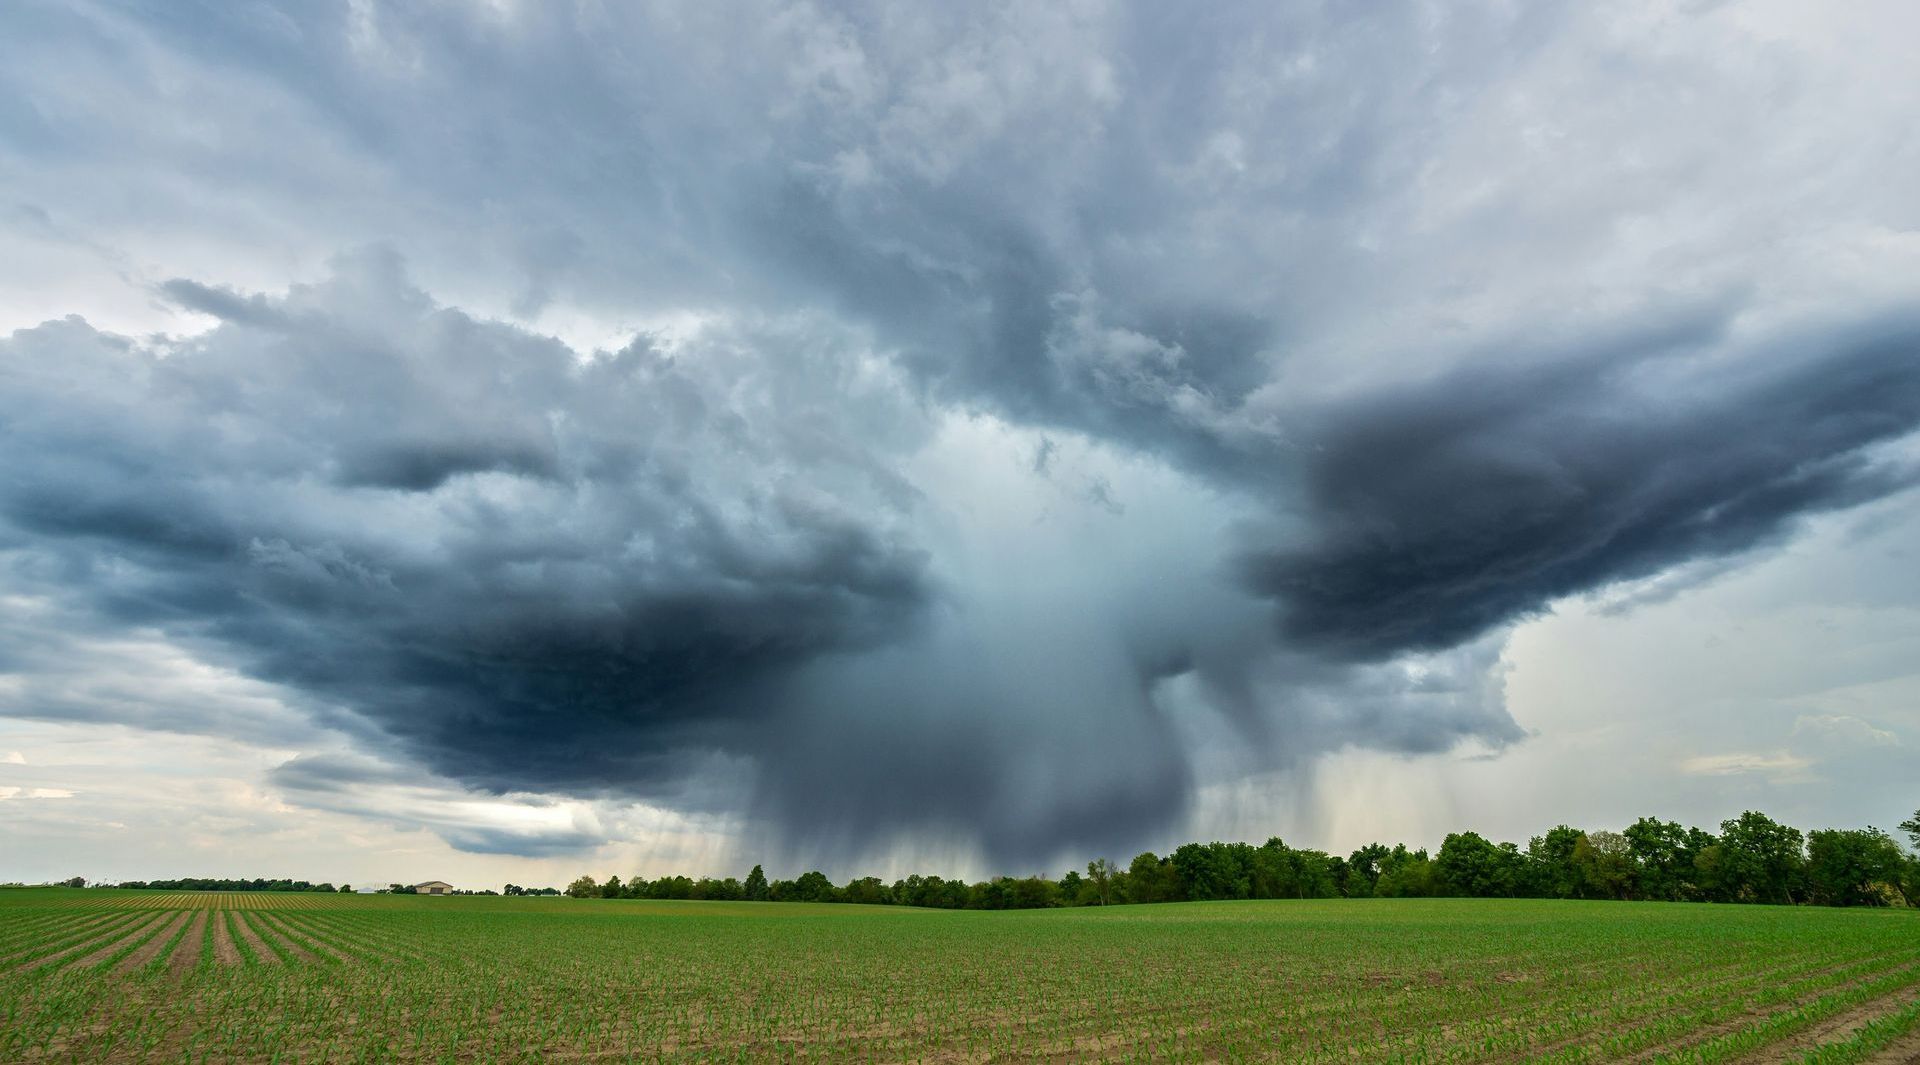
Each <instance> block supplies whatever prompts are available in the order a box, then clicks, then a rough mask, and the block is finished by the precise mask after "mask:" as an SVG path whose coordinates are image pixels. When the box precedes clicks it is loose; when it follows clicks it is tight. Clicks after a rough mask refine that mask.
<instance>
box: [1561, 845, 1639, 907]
mask: <svg viewBox="0 0 1920 1065" xmlns="http://www.w3.org/2000/svg"><path fill="white" fill-rule="evenodd" d="M1573 864H1574V867H1575V868H1576V869H1578V870H1579V871H1580V883H1581V887H1582V894H1584V895H1586V896H1587V897H1590V898H1602V899H1631V898H1635V897H1636V893H1637V891H1638V885H1637V883H1636V877H1635V873H1636V869H1635V866H1634V861H1633V848H1632V845H1631V844H1630V843H1629V842H1628V841H1627V837H1626V836H1624V835H1622V834H1621V833H1618V832H1607V831H1604V830H1603V831H1599V832H1587V833H1584V834H1583V835H1582V836H1581V837H1580V841H1579V842H1578V843H1576V844H1574V848H1573Z"/></svg>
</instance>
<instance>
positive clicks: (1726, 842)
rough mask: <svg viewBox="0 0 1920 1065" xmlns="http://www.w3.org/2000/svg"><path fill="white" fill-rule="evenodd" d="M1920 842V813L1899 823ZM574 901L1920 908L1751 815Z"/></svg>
mask: <svg viewBox="0 0 1920 1065" xmlns="http://www.w3.org/2000/svg"><path fill="white" fill-rule="evenodd" d="M1899 827H1900V830H1901V831H1902V832H1904V833H1906V834H1907V836H1908V837H1909V840H1910V842H1911V843H1912V844H1913V846H1914V848H1915V849H1917V850H1920V811H1917V812H1916V813H1915V814H1914V816H1913V818H1912V819H1911V820H1908V821H1905V822H1903V823H1901V825H1900V826H1899ZM566 893H567V894H568V895H570V896H573V897H575V898H616V899H711V900H739V901H754V902H761V901H764V902H849V903H867V904H874V905H898V906H928V907H936V908H942V909H972V910H1005V909H1035V908H1041V907H1049V906H1099V905H1108V904H1119V903H1151V902H1202V901H1210V900H1216V899H1332V898H1432V897H1469V898H1558V899H1619V900H1661V901H1672V902H1728V903H1759V904H1777V905H1797V904H1804V905H1818V906H1914V905H1920V858H1915V857H1914V856H1913V855H1912V854H1909V853H1908V852H1907V851H1906V850H1905V849H1903V848H1902V847H1901V846H1900V844H1899V843H1898V842H1897V841H1896V840H1895V839H1894V838H1893V837H1892V836H1890V835H1888V834H1887V833H1886V832H1883V831H1881V830H1880V829H1877V828H1861V829H1840V828H1835V829H1815V830H1813V831H1810V832H1802V831H1800V830H1799V829H1797V828H1793V827H1790V826H1788V825H1783V824H1781V823H1779V822H1777V821H1775V820H1773V819H1772V818H1770V817H1768V816H1766V815H1765V814H1762V813H1758V812H1756V811H1751V810H1749V811H1747V812H1746V813H1743V814H1741V815H1740V816H1739V817H1735V818H1730V819H1728V820H1726V821H1722V822H1721V823H1720V831H1719V833H1718V834H1715V833H1712V832H1708V831H1706V830H1704V829H1700V828H1687V827H1682V826H1681V825H1680V824H1679V823H1678V822H1674V821H1662V820H1659V819H1657V818H1651V817H1643V818H1641V819H1639V820H1638V821H1635V822H1634V823H1633V824H1632V825H1630V826H1628V827H1627V828H1625V829H1622V830H1621V831H1618V832H1614V831H1609V830H1599V831H1583V830H1580V829H1576V828H1571V827H1569V826H1567V825H1559V826H1556V827H1554V828H1553V829H1551V830H1549V831H1548V832H1546V833H1545V834H1544V835H1540V836H1535V837H1533V838H1532V839H1530V840H1528V841H1527V845H1526V846H1525V847H1521V846H1520V845H1518V844H1515V843H1494V842H1492V841H1490V840H1488V839H1486V838H1485V837H1483V836H1481V835H1480V834H1479V833H1476V832H1455V833H1451V834H1449V835H1448V836H1447V837H1446V839H1445V840H1444V841H1442V843H1441V844H1440V849H1439V850H1438V851H1437V852H1435V853H1432V854H1429V853H1428V852H1427V851H1426V850H1424V849H1419V850H1410V849H1408V848H1407V847H1406V845H1404V844H1401V845H1397V846H1393V847H1388V846H1387V845H1385V844H1382V843H1370V844H1368V845H1367V846H1365V847H1362V848H1360V849H1359V850H1356V851H1354V852H1353V853H1352V854H1349V855H1347V856H1346V857H1344V858H1342V857H1339V856H1337V855H1332V854H1328V853H1327V852H1325V851H1318V850H1311V849H1299V848H1294V847H1289V846H1287V844H1286V843H1284V842H1283V841H1281V840H1280V839H1278V838H1274V839H1269V840H1267V842H1266V843H1264V844H1261V845H1260V846H1257V847H1256V846H1254V845H1253V844H1250V843H1188V844H1186V845H1184V846H1182V847H1179V848H1177V849H1175V850H1174V851H1173V853H1172V854H1169V855H1166V856H1165V857H1162V856H1160V855H1157V854H1154V853H1153V852H1151V851H1148V852H1146V853H1144V854H1141V855H1139V856H1137V857H1135V858H1134V859H1133V861H1132V862H1130V863H1128V864H1127V866H1125V867H1124V868H1122V867H1120V866H1116V865H1114V864H1113V863H1111V862H1109V861H1107V860H1106V859H1104V858H1102V859H1098V860H1095V861H1092V862H1089V863H1088V864H1087V867H1086V871H1085V872H1084V873H1082V872H1081V871H1079V870H1072V871H1069V872H1068V873H1067V874H1066V875H1065V876H1062V877H1060V878H1059V879H1052V878H1049V877H1045V876H1030V877H1024V878H1016V877H1005V876H1003V877H996V878H994V879H992V880H986V881H980V882H975V883H969V882H967V881H966V880H959V879H952V880H950V879H944V878H942V877H938V876H920V875H914V876H909V877H906V878H904V879H901V880H896V881H894V882H893V883H891V884H889V883H886V882H884V881H882V880H881V879H880V878H878V877H872V876H868V877H860V878H857V879H854V880H850V881H848V882H847V883H846V884H844V885H836V884H834V883H833V882H832V881H831V880H829V879H828V878H827V877H826V875H825V874H823V873H820V872H817V871H815V872H808V873H804V874H802V875H801V876H799V877H797V878H796V879H793V880H772V881H770V880H768V879H767V876H766V873H765V872H764V871H763V870H762V868H761V867H760V866H758V865H756V866H754V867H753V871H752V872H750V873H748V874H747V877H746V879H745V880H738V879H735V878H733V877H726V878H724V879H715V878H712V877H701V878H700V879H697V880H696V879H692V878H690V877H685V876H666V877H661V878H659V879H657V880H648V879H646V878H645V877H638V876H636V877H633V878H632V879H630V880H627V881H624V882H623V881H622V880H621V879H620V878H619V877H618V876H613V877H608V878H607V879H606V881H604V882H600V881H596V880H595V879H594V878H593V877H591V876H582V877H580V878H579V879H577V880H575V881H574V882H573V883H572V884H570V885H568V887H567V891H566Z"/></svg>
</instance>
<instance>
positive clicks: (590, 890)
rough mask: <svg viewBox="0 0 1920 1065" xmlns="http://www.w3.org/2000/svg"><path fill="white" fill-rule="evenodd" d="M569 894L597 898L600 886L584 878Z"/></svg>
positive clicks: (571, 888)
mask: <svg viewBox="0 0 1920 1065" xmlns="http://www.w3.org/2000/svg"><path fill="white" fill-rule="evenodd" d="M399 886H400V885H398V884H395V885H394V887H395V888H396V889H397V888H399ZM567 894H568V895H570V896H572V897H573V898H576V899H591V898H596V897H598V896H599V894H600V885H598V884H596V883H594V882H593V878H592V877H590V876H583V877H581V878H580V879H578V880H575V881H574V882H573V883H571V884H568V885H567Z"/></svg>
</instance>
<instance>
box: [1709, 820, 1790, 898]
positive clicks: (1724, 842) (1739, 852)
mask: <svg viewBox="0 0 1920 1065" xmlns="http://www.w3.org/2000/svg"><path fill="white" fill-rule="evenodd" d="M1720 847H1721V850H1722V852H1723V854H1722V863H1723V864H1722V872H1721V875H1722V879H1723V883H1724V885H1725V886H1726V887H1727V888H1728V889H1729V891H1730V893H1731V896H1732V897H1733V898H1734V899H1736V900H1745V901H1749V902H1783V903H1786V904H1788V905H1792V903H1793V901H1794V893H1795V892H1796V891H1797V890H1798V889H1799V888H1800V884H1801V881H1802V880H1803V879H1804V878H1805V873H1806V855H1805V847H1804V837H1802V836H1801V834H1800V830H1799V829H1797V828H1789V827H1787V826H1786V825H1783V824H1780V823H1779V822H1777V821H1775V820H1773V819H1772V818H1770V817H1768V816H1767V815H1765V814H1763V813H1760V812H1759V811H1757V810H1748V811H1747V812H1745V813H1743V814H1741V815H1740V816H1739V817H1736V818H1733V819H1732V820H1729V821H1722V822H1720Z"/></svg>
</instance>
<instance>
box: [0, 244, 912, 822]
mask: <svg viewBox="0 0 1920 1065" xmlns="http://www.w3.org/2000/svg"><path fill="white" fill-rule="evenodd" d="M246 305H247V306H249V307H251V308H252V311H250V312H249V313H247V314H244V315H241V316H239V317H237V318H232V319H228V320H225V321H223V323H222V324H220V325H219V326H218V327H216V328H215V329H213V330H212V331H211V332H209V333H207V334H204V335H202V336H200V337H197V338H194V339H191V340H188V341H184V342H182V343H180V344H179V345H177V346H173V347H170V348H168V349H167V350H164V351H162V350H154V349H148V348H143V347H140V346H138V345H135V344H132V343H130V342H128V341H125V340H122V339H120V338H117V337H112V336H108V335H105V334H101V333H99V332H97V331H95V330H93V329H91V328H89V327H88V326H86V325H85V324H84V323H81V322H78V321H67V322H60V323H50V324H48V325H47V326H44V327H41V328H39V329H36V330H28V331H24V332H22V333H19V334H16V335H15V336H14V337H13V338H12V339H11V340H9V341H7V342H5V351H4V370H0V372H3V373H4V375H5V380H6V383H7V388H6V399H5V401H4V403H5V414H4V417H5V419H6V422H7V426H8V428H7V436H6V444H7V446H6V455H7V465H8V474H7V477H6V480H5V483H4V486H3V487H0V511H3V512H4V516H5V519H6V522H7V527H6V534H5V540H4V543H5V546H6V548H7V549H8V553H9V556H10V559H11V562H12V565H13V567H14V569H15V571H16V572H17V573H19V574H21V575H23V577H25V578H26V579H31V580H37V581H38V582H40V583H41V584H42V586H43V588H44V589H46V590H48V591H49V593H50V594H57V595H58V596H59V597H60V598H62V599H63V600H65V601H68V602H74V601H78V602H83V603H85V604H86V605H87V606H89V607H90V608H91V615H90V617H91V619H92V620H93V621H94V623H95V624H97V625H99V626H101V627H103V628H109V629H110V628H112V627H116V626H146V627H152V628H156V629H160V630H162V631H165V632H166V633H167V634H168V635H169V637H171V638H173V639H175V640H178V641H180V642H181V643H183V644H184V645H186V646H189V647H199V648H203V649H206V650H207V651H208V653H210V654H211V655H212V657H213V658H214V659H215V660H216V661H220V662H223V663H229V664H231V665H232V666H234V667H235V668H238V669H240V670H243V671H244V672H245V673H247V674H248V675H250V676H253V677H256V678H259V679H262V680H266V681H270V682H273V683H275V684H278V685H281V686H283V687H285V688H287V689H290V690H293V691H296V692H300V693H304V694H305V695H307V696H309V697H311V698H313V699H315V700H317V701H323V702H327V703H331V704H335V705H338V706H341V707H344V708H346V709H347V711H348V712H350V713H351V714H352V715H353V716H355V717H357V718H360V719H364V720H368V721H371V722H373V723H375V724H377V726H378V727H379V729H380V730H382V731H384V732H385V733H387V734H389V735H391V736H392V737H394V738H396V739H398V740H399V741H401V743H402V744H403V745H404V746H405V748H406V749H407V750H408V751H409V753H410V754H412V755H413V756H414V757H416V758H417V759H419V760H420V761H421V762H423V763H424V764H426V765H428V766H431V767H434V768H438V769H441V770H444V771H451V772H455V773H457V774H458V775H460V776H461V777H462V778H464V779H467V780H471V781H474V782H476V783H479V784H481V785H483V786H487V787H493V788H502V789H509V788H511V789H523V790H524V789H535V788H546V787H552V786H555V785H559V784H563V785H566V786H569V787H575V788H595V789H619V790H624V791H635V792H642V793H645V792H648V791H650V790H652V789H654V788H659V787H667V786H670V785H671V784H672V783H673V782H674V781H675V780H676V779H677V777H678V773H677V768H678V763H677V762H676V757H677V752H678V751H680V750H682V749H688V750H693V751H699V750H704V749H706V748H708V747H711V746H714V745H715V744H716V743H719V742H720V741H719V740H717V739H716V734H717V733H722V732H724V730H726V729H730V728H736V727H741V726H742V725H743V724H744V723H745V722H746V721H747V720H750V719H752V718H754V717H756V716H759V715H762V714H765V713H770V712H773V710H774V709H775V707H774V704H773V703H772V701H770V700H768V699H767V697H766V691H767V689H768V686H769V685H771V684H773V683H775V681H776V680H777V679H778V678H779V677H780V676H781V675H782V674H783V673H785V672H788V671H790V670H792V669H793V668H795V667H796V666H799V665H801V664H804V663H806V662H807V661H810V660H811V659H813V658H815V657H817V656H820V655H823V654H829V653H835V652H848V651H853V650H857V649H860V648H863V647H869V646H872V645H875V644H878V643H883V642H886V641H888V640H891V639H894V638H896V637H897V636H898V634H900V633H901V632H904V631H910V630H911V629H912V628H913V627H914V625H915V624H916V623H917V620H918V618H919V617H920V615H921V614H922V613H923V612H924V610H925V609H926V607H927V604H928V600H929V597H930V595H931V591H930V589H929V587H928V583H927V579H926V575H925V569H926V560H925V557H924V554H923V553H922V552H921V551H920V550H918V549H917V548H916V547H914V546H913V545H912V544H910V543H907V542H904V541H903V539H902V537H901V536H900V534H899V533H898V532H897V530H895V529H894V528H892V527H891V524H892V522H893V521H894V519H895V517H897V514H898V512H899V510H900V508H901V507H902V506H904V505H907V504H908V503H909V502H910V500H909V499H907V497H903V496H902V495H901V494H900V492H901V489H900V486H899V485H898V484H897V483H896V482H895V481H893V480H891V479H890V478H889V477H888V476H887V475H886V473H885V471H884V470H881V469H878V468H877V467H876V466H875V465H874V463H873V459H872V456H871V448H873V447H875V446H880V445H882V444H883V443H884V440H885V437H886V431H882V432H880V433H878V434H876V437H875V438H864V437H863V438H859V439H854V438H851V437H849V436H848V435H846V430H847V429H848V428H849V427H850V426H851V427H858V426H859V423H858V422H854V423H847V422H844V421H840V420H838V419H829V418H827V417H825V414H824V412H823V411H822V410H821V409H820V408H819V407H818V405H817V404H809V403H808V402H807V400H806V391H807V390H808V389H812V390H813V391H815V392H816V393H817V394H827V393H830V392H831V393H836V394H837V392H838V386H839V385H841V384H844V383H845V382H844V380H843V379H841V378H840V377H839V376H838V375H836V374H835V373H834V372H833V369H832V368H831V367H827V366H820V365H814V366H806V365H804V363H805V362H806V359H807V354H808V353H807V352H805V351H804V350H797V349H785V350H783V351H782V354H783V356H785V357H787V358H788V359H790V360H791V362H790V363H789V364H788V365H787V366H785V367H784V368H781V369H779V370H775V371H770V372H769V374H768V375H767V376H765V377H757V376H753V375H749V374H746V373H742V372H741V371H742V370H743V369H745V368H744V367H742V366H740V365H739V364H738V361H737V360H739V359H740V358H742V357H743V356H742V355H741V353H740V352H739V351H730V350H726V349H725V348H716V349H714V350H709V351H703V352H699V353H688V354H687V355H686V356H684V358H685V359H686V360H687V361H684V362H679V361H676V360H675V359H672V358H668V357H665V356H663V355H661V354H660V353H658V352H656V351H654V350H652V349H651V348H650V347H649V346H648V345H647V343H646V342H645V341H644V340H642V341H638V342H636V343H634V344H633V345H631V346H629V347H628V348H626V349H624V350H622V351H618V352H603V353H599V354H596V355H594V356H592V357H589V358H585V359H576V357H575V354H574V353H573V352H572V351H570V350H569V349H567V348H565V347H564V346H562V345H559V344H557V343H555V342H553V341H550V340H546V339H543V338H539V337H534V336H531V335H528V334H526V333H523V332H521V331H519V330H516V329H513V328H511V327H507V326H501V325H497V324H491V323H486V322H481V321H477V320H474V319H472V318H469V317H467V316H465V315H462V314H460V313H458V312H455V311H450V310H446V309H442V308H438V307H435V306H433V305H432V304H431V303H430V302H428V301H427V300H426V298H425V296H424V295H423V294H421V293H420V292H418V291H417V290H415V289H412V288H411V287H409V286H408V285H406V283H405V282H404V281H403V280H402V279H401V278H400V277H399V275H398V273H397V267H396V266H395V264H394V263H393V262H392V261H391V260H390V259H389V258H387V257H385V256H380V255H374V256H371V257H368V258H364V259H360V260H355V261H351V262H348V263H344V264H343V265H342V266H341V267H340V268H339V270H338V271H337V272H336V273H335V274H334V275H333V277H332V278H330V279H329V280H328V281H326V282H323V283H322V284H320V285H317V286H311V287H305V286H303V287H299V288H296V289H295V290H294V292H292V293H291V294H290V295H288V296H287V297H285V298H281V299H273V300H261V299H259V298H253V299H251V300H249V301H247V303H246ZM202 306H203V307H204V306H206V305H205V304H203V305H202ZM703 375H711V376H703ZM736 375H737V376H736ZM729 379H736V380H740V381H744V382H749V383H748V384H746V385H745V386H743V387H734V386H732V385H730V384H727V383H726V382H728V381H729ZM782 382H785V383H788V384H792V385H793V386H794V387H792V388H780V389H779V391H778V394H777V395H776V394H775V393H774V391H772V390H773V389H775V388H776V387H778V386H780V385H781V383H782ZM809 382H812V383H809ZM908 432H909V433H910V432H911V430H908ZM69 622H70V624H71V623H73V619H69ZM69 631H71V630H70V629H69ZM26 665H30V664H23V666H26ZM89 705H94V704H89ZM37 712H38V713H40V714H42V715H58V714H60V713H61V711H60V710H59V708H58V706H57V705H52V706H48V705H43V706H41V707H39V709H38V711H37ZM75 716H87V715H86V714H85V712H84V711H83V709H81V708H76V710H75ZM615 738H617V739H619V740H620V741H621V742H604V741H606V740H609V739H615Z"/></svg>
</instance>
